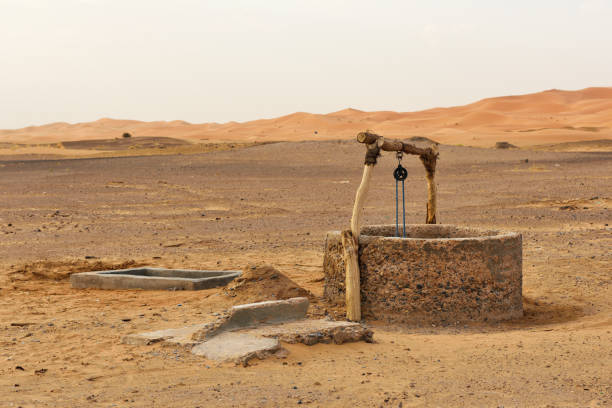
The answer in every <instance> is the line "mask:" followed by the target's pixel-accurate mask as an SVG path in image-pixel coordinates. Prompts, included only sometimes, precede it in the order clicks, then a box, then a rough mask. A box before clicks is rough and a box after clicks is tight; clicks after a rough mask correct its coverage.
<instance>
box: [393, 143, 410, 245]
mask: <svg viewBox="0 0 612 408" xmlns="http://www.w3.org/2000/svg"><path fill="white" fill-rule="evenodd" d="M396 157H397V161H398V164H397V168H396V169H395V170H394V171H393V177H394V178H395V236H396V237H399V236H400V235H399V192H398V184H399V182H400V181H401V182H402V237H403V238H406V194H405V188H404V180H406V177H408V171H407V170H406V169H405V168H404V167H402V163H401V162H402V152H397V154H396Z"/></svg>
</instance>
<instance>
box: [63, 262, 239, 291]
mask: <svg viewBox="0 0 612 408" xmlns="http://www.w3.org/2000/svg"><path fill="white" fill-rule="evenodd" d="M240 275H241V272H240V271H194V270H186V269H163V268H151V267H141V268H131V269H118V270H114V271H95V272H83V273H75V274H73V275H71V276H70V283H71V284H72V287H73V288H81V289H84V288H97V289H147V290H201V289H210V288H215V287H218V286H224V285H227V284H228V283H229V282H231V281H233V280H234V279H235V278H237V277H238V276H240Z"/></svg>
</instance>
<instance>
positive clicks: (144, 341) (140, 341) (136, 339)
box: [121, 323, 207, 348]
mask: <svg viewBox="0 0 612 408" xmlns="http://www.w3.org/2000/svg"><path fill="white" fill-rule="evenodd" d="M206 325H207V324H206V323H203V324H195V325H193V326H187V327H181V328H178V329H166V330H157V331H152V332H146V333H138V334H128V335H127V336H124V337H123V339H121V342H122V343H123V344H131V345H134V346H148V345H149V344H154V343H159V342H164V343H165V344H168V345H178V346H183V347H186V348H191V347H193V346H195V345H196V344H198V343H197V342H195V341H193V340H192V339H191V336H193V333H195V332H197V331H198V330H201V329H202V328H204V327H205V326H206Z"/></svg>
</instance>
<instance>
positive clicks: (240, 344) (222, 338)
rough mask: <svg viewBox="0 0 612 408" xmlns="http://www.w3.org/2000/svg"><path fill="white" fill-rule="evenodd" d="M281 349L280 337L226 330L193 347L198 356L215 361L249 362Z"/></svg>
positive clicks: (193, 351)
mask: <svg viewBox="0 0 612 408" xmlns="http://www.w3.org/2000/svg"><path fill="white" fill-rule="evenodd" d="M279 349H280V342H279V341H278V339H274V338H268V337H260V336H253V335H251V334H249V333H238V332H226V333H221V334H220V335H218V336H216V337H214V338H212V339H210V340H208V341H206V342H205V343H202V344H199V345H197V346H195V347H194V348H192V349H191V352H192V353H193V354H195V355H198V356H204V357H206V358H207V359H209V360H214V361H220V362H223V361H233V362H236V363H243V364H246V363H248V361H249V360H251V359H252V358H255V357H257V358H260V359H263V358H266V357H267V356H269V355H270V354H272V353H274V352H276V351H278V350H279Z"/></svg>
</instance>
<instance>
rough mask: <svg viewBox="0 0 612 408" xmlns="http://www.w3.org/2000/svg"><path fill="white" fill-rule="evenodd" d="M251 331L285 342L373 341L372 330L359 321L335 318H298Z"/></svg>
mask: <svg viewBox="0 0 612 408" xmlns="http://www.w3.org/2000/svg"><path fill="white" fill-rule="evenodd" d="M248 332H249V333H251V334H253V335H257V336H263V337H274V338H278V339H279V340H281V341H284V342H285V343H291V344H294V343H303V344H306V345H309V346H310V345H313V344H317V343H332V342H333V343H336V344H342V343H352V342H356V341H365V342H367V343H371V342H372V341H373V338H372V337H373V333H372V330H370V329H368V328H366V327H364V326H363V325H361V324H359V323H354V322H340V321H338V322H337V321H333V320H298V321H295V322H290V323H284V324H280V325H270V326H261V327H258V328H256V329H250V330H248Z"/></svg>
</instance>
